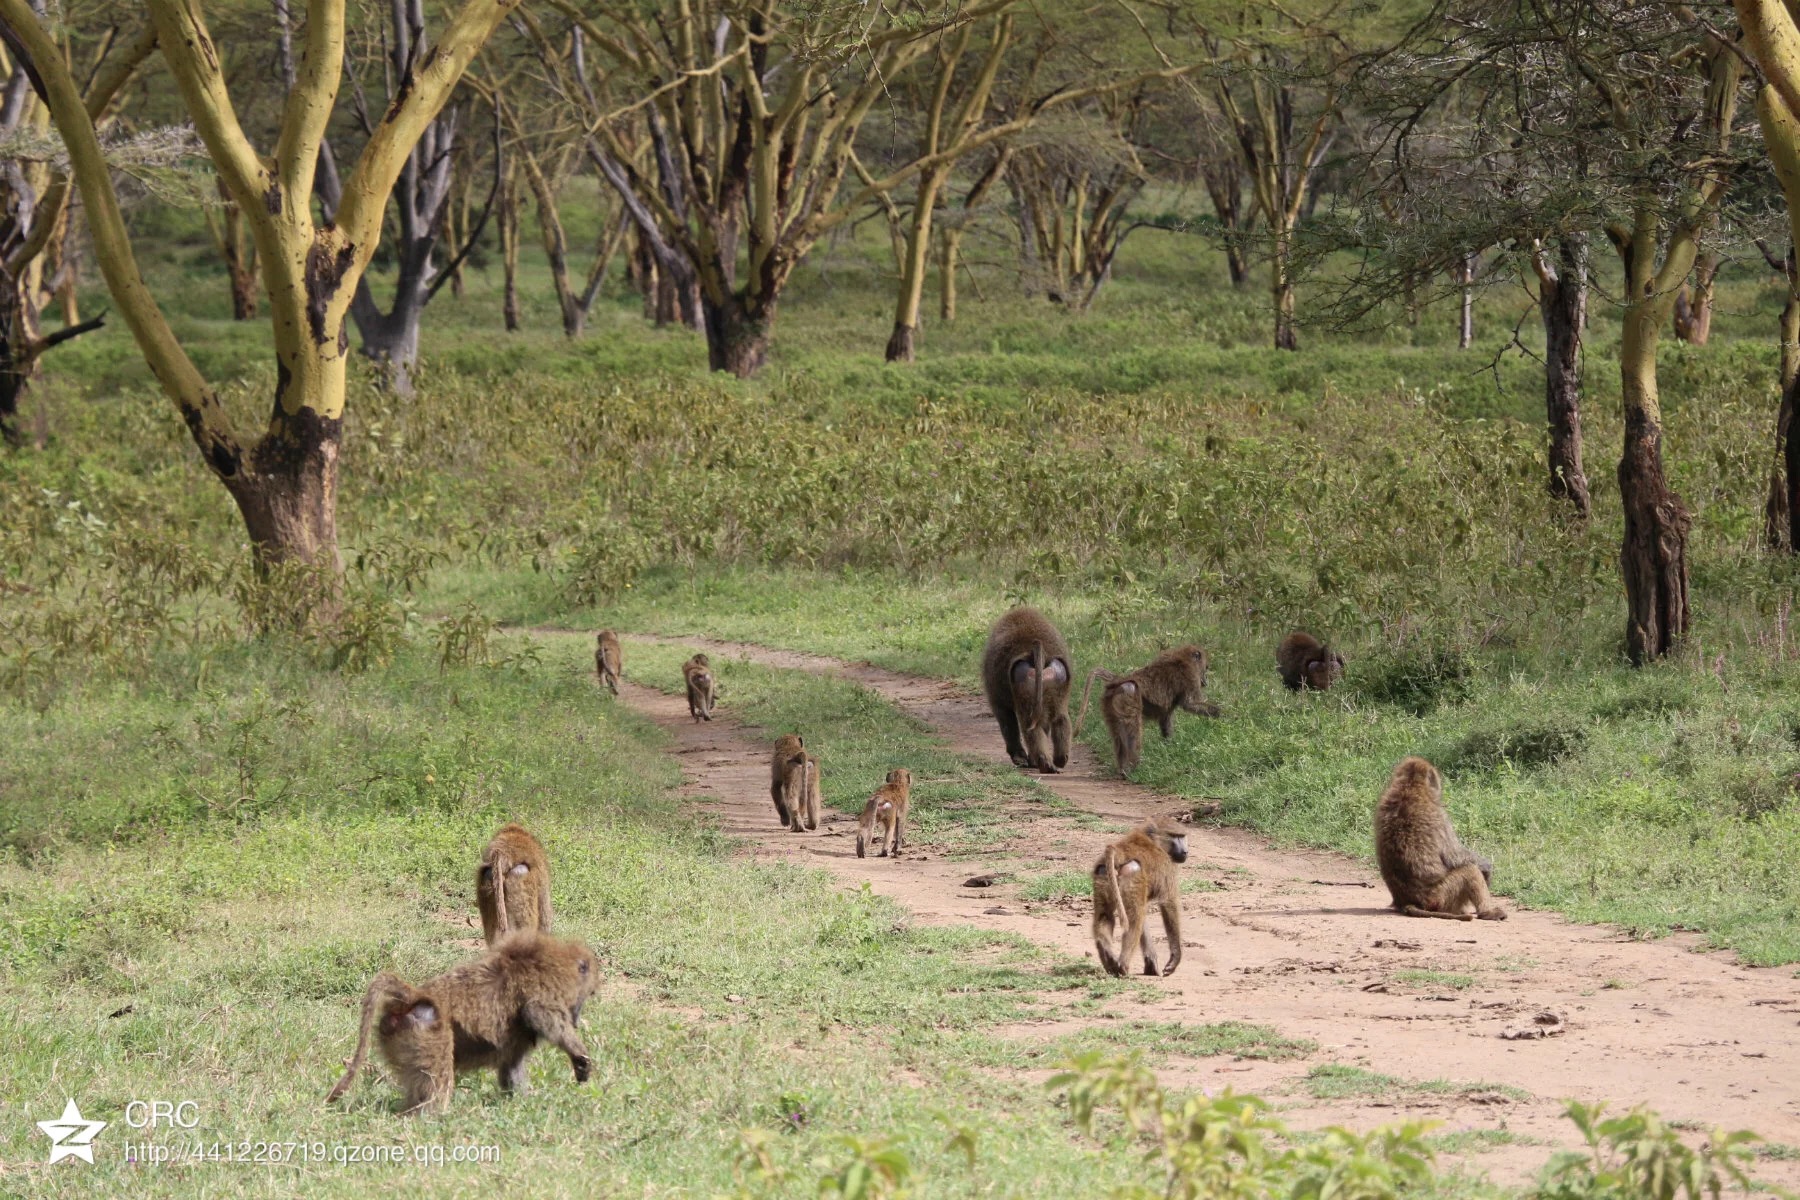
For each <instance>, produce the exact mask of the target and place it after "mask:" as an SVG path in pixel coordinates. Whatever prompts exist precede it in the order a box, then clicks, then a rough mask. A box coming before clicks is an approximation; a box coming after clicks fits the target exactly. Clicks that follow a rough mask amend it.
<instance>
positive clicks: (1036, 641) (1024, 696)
mask: <svg viewBox="0 0 1800 1200" xmlns="http://www.w3.org/2000/svg"><path fill="white" fill-rule="evenodd" d="M1074 678H1075V667H1074V663H1073V661H1072V660H1071V659H1070V658H1069V648H1068V646H1067V645H1066V644H1064V642H1063V639H1062V634H1060V633H1058V632H1057V631H1056V626H1054V625H1052V624H1050V622H1049V621H1048V620H1046V619H1045V617H1044V615H1043V614H1042V613H1040V612H1038V611H1037V610H1036V609H1032V608H1015V609H1013V610H1012V611H1011V612H1009V613H1007V614H1006V615H1004V616H1002V617H1001V618H1000V619H999V620H998V621H996V622H994V627H993V629H992V630H991V631H990V632H989V634H988V641H987V649H986V650H984V651H983V652H982V655H981V686H982V690H983V691H984V692H986V693H987V701H988V708H989V709H990V710H991V711H992V712H993V714H994V720H996V721H998V722H999V723H1000V736H1001V738H1003V739H1004V740H1005V742H1006V753H1007V755H1008V756H1009V757H1010V758H1011V759H1012V760H1013V763H1014V764H1015V765H1017V766H1021V767H1034V768H1036V769H1037V770H1039V771H1046V772H1050V773H1055V772H1057V771H1060V770H1062V768H1064V767H1066V766H1068V765H1069V742H1070V740H1071V737H1070V735H1071V728H1070V724H1069V689H1070V686H1071V681H1072V680H1073V679H1074Z"/></svg>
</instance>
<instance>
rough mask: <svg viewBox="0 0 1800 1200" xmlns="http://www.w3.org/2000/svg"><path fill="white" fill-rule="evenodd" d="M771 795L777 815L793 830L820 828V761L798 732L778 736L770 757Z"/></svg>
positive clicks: (794, 831)
mask: <svg viewBox="0 0 1800 1200" xmlns="http://www.w3.org/2000/svg"><path fill="white" fill-rule="evenodd" d="M769 796H770V798H771V799H773V800H774V801H775V817H776V819H777V820H779V821H780V822H781V823H782V824H783V825H786V826H787V827H788V831H789V832H790V833H799V832H801V831H802V829H817V828H818V827H819V802H820V789H819V760H818V759H817V758H814V757H813V756H812V755H810V754H808V753H807V752H806V743H805V741H803V740H802V739H801V737H800V735H799V734H797V733H784V734H782V735H781V736H780V737H778V738H776V739H775V753H774V754H773V755H772V756H771V757H770V759H769Z"/></svg>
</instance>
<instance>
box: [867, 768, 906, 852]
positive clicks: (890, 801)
mask: <svg viewBox="0 0 1800 1200" xmlns="http://www.w3.org/2000/svg"><path fill="white" fill-rule="evenodd" d="M911 805H912V772H911V771H909V770H907V769H906V768H905V767H895V768H894V769H893V770H891V771H889V772H888V773H887V782H886V783H884V784H882V785H881V786H880V787H878V788H876V789H875V794H874V795H873V796H870V797H869V802H868V803H867V804H865V805H863V811H862V823H861V824H860V825H858V826H857V829H856V857H858V858H867V857H868V853H867V851H868V848H869V847H870V846H871V845H879V846H880V847H881V853H879V854H877V855H876V856H875V857H876V858H887V857H888V856H889V854H890V853H891V854H893V855H894V856H895V857H898V856H899V854H900V848H901V847H902V846H903V845H904V844H905V843H906V810H907V809H908V808H909V807H911ZM877 837H879V839H880V840H879V841H877V840H876V839H877Z"/></svg>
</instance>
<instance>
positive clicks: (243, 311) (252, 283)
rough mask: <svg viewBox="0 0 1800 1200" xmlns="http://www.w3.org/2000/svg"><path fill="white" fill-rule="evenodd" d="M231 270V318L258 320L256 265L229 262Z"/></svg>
mask: <svg viewBox="0 0 1800 1200" xmlns="http://www.w3.org/2000/svg"><path fill="white" fill-rule="evenodd" d="M226 268H227V269H228V270H229V271H230V272H231V319H232V320H234V321H254V320H256V267H255V265H254V264H252V265H250V266H249V267H246V266H245V265H244V264H243V263H242V262H232V263H227V264H226Z"/></svg>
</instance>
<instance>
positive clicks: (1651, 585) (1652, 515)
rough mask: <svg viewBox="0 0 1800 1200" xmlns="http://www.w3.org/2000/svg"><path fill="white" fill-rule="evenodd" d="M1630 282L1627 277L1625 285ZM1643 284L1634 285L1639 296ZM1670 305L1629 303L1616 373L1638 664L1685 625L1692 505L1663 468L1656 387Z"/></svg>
mask: <svg viewBox="0 0 1800 1200" xmlns="http://www.w3.org/2000/svg"><path fill="white" fill-rule="evenodd" d="M1628 286H1629V284H1628ZM1645 290H1646V287H1645V286H1644V285H1639V286H1637V287H1634V288H1632V289H1631V294H1632V295H1633V296H1634V297H1642V296H1643V295H1644V292H1645ZM1666 311H1667V310H1666V308H1665V307H1664V306H1663V305H1661V304H1657V303H1656V302H1655V301H1654V300H1650V299H1638V300H1637V301H1636V303H1634V304H1631V305H1630V306H1629V307H1627V308H1626V310H1625V320H1624V327H1623V329H1622V332H1621V336H1620V340H1619V376H1620V385H1621V390H1622V392H1623V399H1624V404H1625V447H1624V453H1623V454H1622V455H1621V456H1620V458H1619V501H1620V505H1621V507H1622V508H1623V509H1624V511H1625V540H1624V544H1623V546H1622V547H1621V549H1620V552H1619V563H1620V566H1621V567H1622V568H1623V571H1624V575H1625V602H1626V608H1627V613H1628V617H1627V624H1626V629H1625V645H1626V651H1627V653H1628V654H1629V655H1630V657H1631V661H1632V663H1633V665H1635V666H1642V665H1643V664H1645V663H1648V662H1653V661H1655V660H1657V659H1660V658H1662V657H1664V656H1666V655H1667V654H1668V653H1669V652H1670V651H1671V650H1673V649H1674V648H1675V646H1676V645H1677V644H1678V643H1679V642H1680V641H1681V639H1682V638H1683V637H1684V636H1685V635H1686V634H1687V631H1688V564H1687V533H1688V527H1689V525H1690V524H1691V519H1690V518H1689V516H1688V511H1687V509H1686V507H1685V506H1683V504H1682V503H1681V497H1679V496H1677V495H1676V494H1675V493H1674V492H1673V491H1672V490H1670V488H1669V484H1668V481H1667V479H1666V478H1665V476H1664V474H1663V461H1662V407H1661V404H1660V402H1659V400H1658V397H1657V392H1656V340H1657V333H1658V331H1659V327H1660V326H1661V325H1662V322H1663V321H1664V320H1665V319H1666V316H1665V313H1666Z"/></svg>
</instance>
